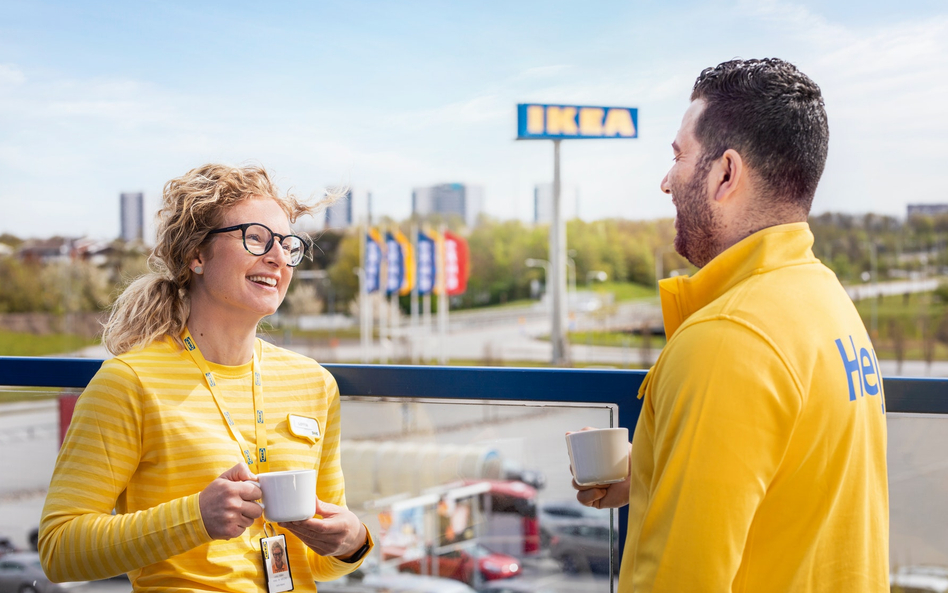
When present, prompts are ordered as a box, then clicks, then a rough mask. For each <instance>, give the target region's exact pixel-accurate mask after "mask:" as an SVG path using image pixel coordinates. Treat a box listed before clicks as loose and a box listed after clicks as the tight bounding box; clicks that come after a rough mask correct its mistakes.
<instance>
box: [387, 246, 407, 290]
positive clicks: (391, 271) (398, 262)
mask: <svg viewBox="0 0 948 593" xmlns="http://www.w3.org/2000/svg"><path fill="white" fill-rule="evenodd" d="M385 261H386V262H387V263H388V273H387V274H386V278H385V295H386V296H391V295H393V294H398V291H399V290H400V289H401V287H402V278H403V277H404V275H405V271H404V270H403V269H402V268H403V267H404V258H403V257H402V246H401V245H400V244H399V243H398V240H397V239H396V238H395V235H393V234H392V233H385Z"/></svg>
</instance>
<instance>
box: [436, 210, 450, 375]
mask: <svg viewBox="0 0 948 593" xmlns="http://www.w3.org/2000/svg"><path fill="white" fill-rule="evenodd" d="M446 230H447V228H446V227H445V225H444V224H442V225H441V245H440V249H438V269H439V270H441V271H442V272H441V278H440V280H439V282H438V288H439V290H438V335H439V338H440V340H439V341H440V346H441V347H440V348H438V350H439V352H438V361H439V362H440V363H441V364H442V365H445V364H447V363H448V354H447V346H448V343H447V342H448V294H447V292H448V290H447V282H445V276H446V274H445V272H444V233H445V231H446Z"/></svg>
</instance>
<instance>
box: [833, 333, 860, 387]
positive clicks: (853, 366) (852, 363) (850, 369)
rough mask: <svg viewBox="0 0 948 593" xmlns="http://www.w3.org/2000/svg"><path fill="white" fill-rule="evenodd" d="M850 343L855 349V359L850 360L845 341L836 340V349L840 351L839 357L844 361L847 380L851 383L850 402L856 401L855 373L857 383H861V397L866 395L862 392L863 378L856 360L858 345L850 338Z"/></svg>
mask: <svg viewBox="0 0 948 593" xmlns="http://www.w3.org/2000/svg"><path fill="white" fill-rule="evenodd" d="M849 343H850V344H852V347H853V358H852V360H850V359H849V356H848V355H847V354H846V347H845V346H843V341H842V340H840V339H837V340H836V348H837V349H839V355H840V356H841V357H842V359H843V368H845V369H846V380H847V381H849V401H855V399H856V386H855V383H854V382H853V373H856V377H857V381H858V382H859V395H865V394H864V393H863V392H862V377H861V376H860V373H859V362H858V360H857V359H856V343H855V342H853V337H852V336H849Z"/></svg>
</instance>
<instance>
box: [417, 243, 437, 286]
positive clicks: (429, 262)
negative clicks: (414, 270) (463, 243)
mask: <svg viewBox="0 0 948 593" xmlns="http://www.w3.org/2000/svg"><path fill="white" fill-rule="evenodd" d="M415 261H416V263H417V265H418V276H417V278H418V294H420V295H426V294H431V291H433V290H434V285H435V277H436V274H437V269H436V268H435V265H436V264H435V240H434V237H429V236H428V235H426V234H425V233H424V231H418V253H417V255H416V259H415Z"/></svg>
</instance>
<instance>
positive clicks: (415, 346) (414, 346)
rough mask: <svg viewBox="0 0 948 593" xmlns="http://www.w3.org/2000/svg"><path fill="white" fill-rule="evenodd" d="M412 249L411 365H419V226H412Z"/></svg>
mask: <svg viewBox="0 0 948 593" xmlns="http://www.w3.org/2000/svg"><path fill="white" fill-rule="evenodd" d="M411 248H412V249H413V250H414V253H415V262H414V263H415V281H414V282H413V283H412V287H411V334H410V335H411V340H410V342H409V344H411V363H412V364H418V358H419V356H420V354H421V353H420V350H421V348H420V344H419V340H418V225H417V224H414V223H413V224H412V225H411Z"/></svg>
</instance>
